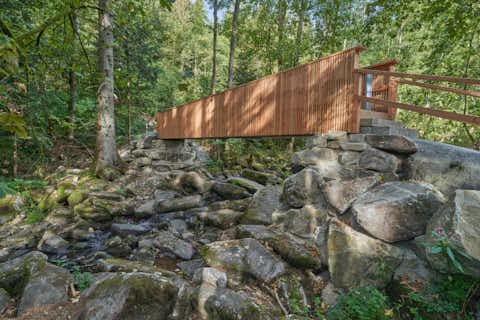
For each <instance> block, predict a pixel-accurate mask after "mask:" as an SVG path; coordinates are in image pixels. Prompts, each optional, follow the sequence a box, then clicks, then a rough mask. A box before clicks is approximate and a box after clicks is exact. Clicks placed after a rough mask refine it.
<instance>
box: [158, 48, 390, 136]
mask: <svg viewBox="0 0 480 320" xmlns="http://www.w3.org/2000/svg"><path fill="white" fill-rule="evenodd" d="M359 51H361V48H354V49H350V50H346V51H343V52H340V53H337V54H334V55H331V56H328V57H325V58H322V59H319V60H317V61H314V62H312V63H309V64H306V65H302V66H299V67H297V68H294V69H290V70H287V71H284V72H281V73H279V74H276V75H272V76H268V77H265V78H262V79H259V80H256V81H253V82H251V83H248V84H245V85H242V86H240V87H237V88H233V89H230V90H227V91H225V92H222V93H218V94H216V95H213V96H210V97H207V98H204V99H201V100H197V101H193V102H190V103H187V104H185V105H182V106H179V107H176V108H173V109H170V110H167V111H164V112H159V113H158V114H157V115H156V119H157V132H158V135H159V137H161V138H165V139H181V138H215V137H243V136H282V135H311V134H316V133H324V132H327V131H329V130H345V131H349V132H354V131H355V130H356V122H357V120H358V119H357V118H358V116H359V112H358V111H359V110H358V103H357V102H354V101H353V100H352V97H353V92H352V91H353V90H356V89H355V84H356V85H359V81H358V79H353V77H354V74H353V68H357V67H358V54H359ZM359 76H360V75H359V74H355V77H357V78H358V77H359ZM354 80H355V81H354ZM357 82H358V83H357ZM360 85H361V84H360ZM388 95H389V96H390V91H389V93H388ZM392 95H393V93H392Z"/></svg>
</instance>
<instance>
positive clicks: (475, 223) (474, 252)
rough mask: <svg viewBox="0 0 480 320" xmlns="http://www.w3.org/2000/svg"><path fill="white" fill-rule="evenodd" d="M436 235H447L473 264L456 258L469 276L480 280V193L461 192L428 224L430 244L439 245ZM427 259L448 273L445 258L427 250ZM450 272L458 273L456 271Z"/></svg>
mask: <svg viewBox="0 0 480 320" xmlns="http://www.w3.org/2000/svg"><path fill="white" fill-rule="evenodd" d="M433 232H436V233H437V234H438V233H443V235H444V236H446V237H447V239H448V241H449V242H450V243H451V246H452V247H454V248H457V249H458V250H461V251H463V252H465V253H467V254H468V255H469V256H470V257H472V260H469V259H467V258H465V257H463V256H462V255H461V254H455V251H456V250H453V251H454V254H455V256H456V259H457V260H458V261H459V262H460V264H461V265H462V268H463V270H464V271H465V273H466V274H469V275H472V276H475V277H480V191H477V190H457V191H456V192H455V198H454V199H453V200H452V201H450V202H449V203H447V204H446V205H445V206H444V207H443V208H442V209H441V210H438V212H437V213H436V214H435V215H434V216H433V218H432V219H431V220H430V222H429V223H428V227H427V233H426V237H425V242H426V243H435V242H437V241H438V239H437V237H436V236H435V235H434V234H433ZM426 253H427V259H428V261H429V262H430V264H431V265H432V266H433V267H434V268H435V269H437V270H439V271H446V270H445V268H444V266H447V265H449V263H448V261H446V258H445V257H444V256H443V255H442V254H434V253H433V252H432V251H431V249H430V248H427V250H426ZM450 271H455V272H458V271H459V270H457V269H455V268H454V269H453V270H450Z"/></svg>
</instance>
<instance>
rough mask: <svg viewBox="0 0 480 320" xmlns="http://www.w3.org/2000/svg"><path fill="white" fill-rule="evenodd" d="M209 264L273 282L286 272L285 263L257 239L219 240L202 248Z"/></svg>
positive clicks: (233, 272) (234, 273) (201, 251)
mask: <svg viewBox="0 0 480 320" xmlns="http://www.w3.org/2000/svg"><path fill="white" fill-rule="evenodd" d="M200 253H201V255H202V256H203V258H204V259H205V261H206V262H207V264H208V265H209V266H211V267H214V268H219V269H222V270H226V271H227V274H228V273H230V274H233V275H234V276H239V275H240V276H241V275H242V274H244V273H245V274H249V275H251V276H253V277H255V278H257V279H258V280H261V281H266V282H271V281H273V280H274V279H275V278H277V277H279V276H281V275H283V274H284V273H285V271H286V270H285V264H284V263H283V262H282V261H280V260H279V259H277V258H276V257H275V256H273V255H272V254H271V253H270V252H269V251H268V250H267V249H265V247H263V246H262V245H261V244H260V243H259V242H258V241H257V240H255V239H251V238H246V239H241V240H231V241H217V242H213V243H211V244H208V245H205V246H203V247H201V248H200Z"/></svg>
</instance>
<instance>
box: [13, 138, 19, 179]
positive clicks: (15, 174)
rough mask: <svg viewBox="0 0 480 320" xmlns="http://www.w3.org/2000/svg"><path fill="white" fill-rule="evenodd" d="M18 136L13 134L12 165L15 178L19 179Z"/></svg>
mask: <svg viewBox="0 0 480 320" xmlns="http://www.w3.org/2000/svg"><path fill="white" fill-rule="evenodd" d="M17 140H18V139H17V134H16V133H14V134H13V157H12V162H13V163H12V165H13V172H12V173H13V177H14V178H16V177H17V173H18V161H17V152H18V142H17Z"/></svg>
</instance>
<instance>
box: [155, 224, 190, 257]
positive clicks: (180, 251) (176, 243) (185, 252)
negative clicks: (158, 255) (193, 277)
mask: <svg viewBox="0 0 480 320" xmlns="http://www.w3.org/2000/svg"><path fill="white" fill-rule="evenodd" d="M153 245H154V246H155V247H157V248H159V249H164V250H167V251H169V252H172V253H173V254H175V255H176V256H177V257H179V258H180V259H183V260H190V259H192V257H193V255H194V253H195V248H194V247H193V245H192V244H191V243H190V242H187V241H185V240H182V239H179V238H177V237H175V236H174V235H173V234H172V233H170V232H169V231H161V232H159V233H157V234H156V236H155V239H154V240H153Z"/></svg>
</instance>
